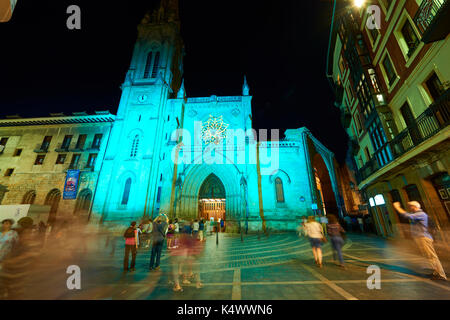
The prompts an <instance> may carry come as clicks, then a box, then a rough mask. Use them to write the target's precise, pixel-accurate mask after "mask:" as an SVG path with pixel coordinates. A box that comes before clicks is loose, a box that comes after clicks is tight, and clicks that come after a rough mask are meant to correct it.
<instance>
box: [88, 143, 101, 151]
mask: <svg viewBox="0 0 450 320" xmlns="http://www.w3.org/2000/svg"><path fill="white" fill-rule="evenodd" d="M86 151H100V145H99V144H93V145H91V146H90V147H89V148H87V149H86Z"/></svg>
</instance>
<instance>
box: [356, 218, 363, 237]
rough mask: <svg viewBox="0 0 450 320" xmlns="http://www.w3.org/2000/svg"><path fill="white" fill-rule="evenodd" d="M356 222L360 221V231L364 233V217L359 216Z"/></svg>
mask: <svg viewBox="0 0 450 320" xmlns="http://www.w3.org/2000/svg"><path fill="white" fill-rule="evenodd" d="M356 220H358V225H359V230H361V233H364V220H363V218H362V216H359V217H358V218H357V219H356Z"/></svg>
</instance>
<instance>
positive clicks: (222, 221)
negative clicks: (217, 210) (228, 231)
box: [220, 219, 225, 232]
mask: <svg viewBox="0 0 450 320" xmlns="http://www.w3.org/2000/svg"><path fill="white" fill-rule="evenodd" d="M220 232H225V220H224V219H222V220H220Z"/></svg>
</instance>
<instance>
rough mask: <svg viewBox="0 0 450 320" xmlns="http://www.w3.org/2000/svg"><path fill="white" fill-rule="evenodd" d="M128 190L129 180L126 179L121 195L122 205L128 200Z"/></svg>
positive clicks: (129, 188)
mask: <svg viewBox="0 0 450 320" xmlns="http://www.w3.org/2000/svg"><path fill="white" fill-rule="evenodd" d="M130 190H131V178H128V179H127V181H125V186H124V188H123V195H122V202H121V204H122V205H127V204H128V199H129V198H130Z"/></svg>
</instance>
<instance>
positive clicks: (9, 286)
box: [0, 217, 41, 300]
mask: <svg viewBox="0 0 450 320" xmlns="http://www.w3.org/2000/svg"><path fill="white" fill-rule="evenodd" d="M12 224H13V223H11V225H12ZM18 224H19V228H18V229H17V231H18V232H17V233H16V231H13V230H10V231H9V232H11V231H13V232H14V233H16V234H18V236H17V238H20V242H16V243H15V244H14V245H13V248H12V251H10V253H9V254H8V255H7V256H6V257H5V258H4V260H3V262H2V269H1V270H0V288H2V289H3V290H4V293H3V298H5V299H8V300H16V299H17V300H18V299H25V298H26V297H25V296H24V295H25V294H26V293H27V292H28V291H30V290H33V289H34V288H33V287H32V286H31V287H30V285H29V283H28V281H30V279H33V278H34V277H33V276H34V275H33V272H36V266H35V262H36V259H37V257H39V255H40V248H41V242H40V241H39V238H38V236H37V234H36V233H34V232H33V220H32V219H31V218H30V217H24V218H21V219H20V220H19V222H18ZM14 237H16V236H14ZM34 290H36V289H34Z"/></svg>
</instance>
